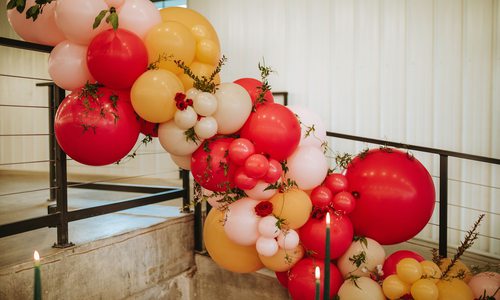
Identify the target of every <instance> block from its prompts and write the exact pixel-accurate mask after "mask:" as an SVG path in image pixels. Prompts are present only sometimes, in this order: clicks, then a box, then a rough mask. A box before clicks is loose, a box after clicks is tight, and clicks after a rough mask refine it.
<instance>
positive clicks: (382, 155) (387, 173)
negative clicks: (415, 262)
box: [346, 149, 435, 245]
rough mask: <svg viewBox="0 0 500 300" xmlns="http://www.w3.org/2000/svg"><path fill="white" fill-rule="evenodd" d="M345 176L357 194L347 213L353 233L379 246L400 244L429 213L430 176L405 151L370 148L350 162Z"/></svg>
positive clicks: (431, 206)
mask: <svg viewBox="0 0 500 300" xmlns="http://www.w3.org/2000/svg"><path fill="white" fill-rule="evenodd" d="M346 177H347V180H348V181H349V191H350V192H352V193H354V195H357V200H356V208H355V209H354V211H353V212H352V213H351V214H350V217H351V220H352V223H353V224H354V231H355V233H356V235H361V236H366V237H369V238H372V239H374V240H376V241H377V242H379V243H380V244H382V245H390V244H396V243H401V242H404V241H406V240H408V239H410V238H412V237H414V236H415V235H416V234H417V233H419V232H420V230H422V228H424V226H425V225H426V224H427V222H429V220H430V218H431V216H432V212H433V210H434V203H435V191H434V184H433V182H432V178H431V176H430V175H429V172H427V170H426V169H425V167H424V166H423V165H422V164H421V163H420V162H419V161H418V160H417V159H416V158H414V157H412V156H409V155H408V154H406V153H405V152H402V151H399V150H396V149H374V150H370V151H368V152H367V153H365V154H364V155H363V156H357V157H356V158H355V159H354V160H353V161H352V162H351V164H350V165H349V166H348V168H347V173H346Z"/></svg>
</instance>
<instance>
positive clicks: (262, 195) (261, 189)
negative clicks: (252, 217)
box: [245, 180, 278, 200]
mask: <svg viewBox="0 0 500 300" xmlns="http://www.w3.org/2000/svg"><path fill="white" fill-rule="evenodd" d="M268 186H269V183H267V182H265V181H264V180H259V181H258V182H257V184H256V185H255V186H254V188H253V189H249V190H245V193H246V194H247V195H248V197H250V198H252V199H255V200H267V199H269V198H271V197H272V196H274V195H275V194H276V193H277V192H278V190H276V189H269V190H267V191H265V189H266V188H267V187H268Z"/></svg>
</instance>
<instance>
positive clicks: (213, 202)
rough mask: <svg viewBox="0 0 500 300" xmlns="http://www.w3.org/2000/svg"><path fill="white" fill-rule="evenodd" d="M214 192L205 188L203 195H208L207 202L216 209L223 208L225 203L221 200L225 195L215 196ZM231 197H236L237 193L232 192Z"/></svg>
mask: <svg viewBox="0 0 500 300" xmlns="http://www.w3.org/2000/svg"><path fill="white" fill-rule="evenodd" d="M213 194H214V192H213V191H211V190H207V189H203V196H206V197H207V202H208V204H210V205H211V206H212V207H213V208H215V209H222V206H223V205H224V203H222V202H219V200H221V199H222V198H223V196H214V195H213ZM230 196H231V197H235V196H236V195H234V194H230Z"/></svg>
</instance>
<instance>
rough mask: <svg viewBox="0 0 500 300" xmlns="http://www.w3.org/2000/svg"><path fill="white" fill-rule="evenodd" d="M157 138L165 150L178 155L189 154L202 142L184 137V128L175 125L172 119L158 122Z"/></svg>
mask: <svg viewBox="0 0 500 300" xmlns="http://www.w3.org/2000/svg"><path fill="white" fill-rule="evenodd" d="M158 140H159V141H160V144H161V146H162V147H163V149H165V151H167V152H168V153H170V154H173V155H178V156H186V155H191V154H192V153H193V152H194V151H196V149H198V147H199V146H200V145H201V143H202V142H203V141H197V142H194V141H193V140H190V139H186V135H185V134H184V130H182V129H180V128H179V127H177V126H176V125H175V122H174V121H173V120H171V121H168V122H165V123H161V124H160V126H159V127H158Z"/></svg>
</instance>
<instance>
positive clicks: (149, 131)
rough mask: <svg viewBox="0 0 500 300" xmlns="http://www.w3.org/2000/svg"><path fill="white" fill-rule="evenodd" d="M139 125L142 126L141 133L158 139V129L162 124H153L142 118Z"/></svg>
mask: <svg viewBox="0 0 500 300" xmlns="http://www.w3.org/2000/svg"><path fill="white" fill-rule="evenodd" d="M139 123H140V124H141V133H142V134H144V135H150V136H152V137H158V127H159V126H160V124H158V123H151V122H148V121H146V120H144V119H142V118H140V119H139Z"/></svg>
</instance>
